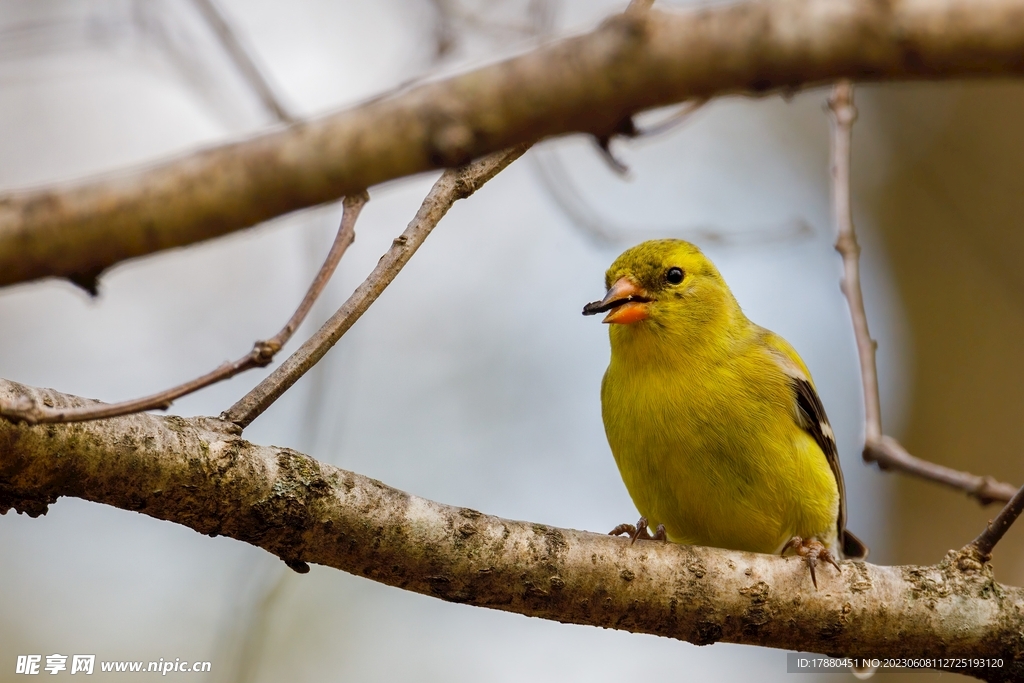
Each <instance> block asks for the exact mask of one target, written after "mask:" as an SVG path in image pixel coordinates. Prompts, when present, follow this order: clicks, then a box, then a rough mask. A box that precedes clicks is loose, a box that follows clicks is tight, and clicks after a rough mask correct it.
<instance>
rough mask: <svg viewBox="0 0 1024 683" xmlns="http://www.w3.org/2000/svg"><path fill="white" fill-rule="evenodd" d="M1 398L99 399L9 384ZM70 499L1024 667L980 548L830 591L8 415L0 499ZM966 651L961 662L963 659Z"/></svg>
mask: <svg viewBox="0 0 1024 683" xmlns="http://www.w3.org/2000/svg"><path fill="white" fill-rule="evenodd" d="M0 395H2V396H3V397H4V398H8V399H11V398H14V397H16V396H26V395H27V396H31V397H33V398H35V399H36V400H39V401H42V402H44V403H47V404H52V405H53V406H56V407H60V406H73V405H81V404H83V403H87V402H88V401H86V400H85V399H80V398H75V397H71V396H67V395H63V394H60V393H58V392H55V391H53V390H41V389H33V388H29V387H25V386H22V385H19V384H15V383H13V382H7V381H0ZM60 496H75V497H79V498H83V499H85V500H91V501H94V502H98V503H105V504H107V505H112V506H114V507H118V508H122V509H125V510H134V511H137V512H141V513H144V514H147V515H149V516H151V517H155V518H157V519H165V520H169V521H172V522H176V523H178V524H183V525H185V526H188V527H191V528H192V529H195V530H196V531H199V532H200V533H204V534H209V535H211V536H217V535H223V536H230V537H232V538H235V539H238V540H241V541H245V542H247V543H251V544H253V545H256V546H259V547H261V548H264V549H266V550H268V551H269V552H271V553H274V554H275V555H278V556H279V557H281V558H282V559H284V560H285V562H287V563H288V565H289V566H291V567H292V568H293V569H296V570H297V571H300V572H301V571H306V570H308V565H307V564H306V563H307V562H313V563H316V564H322V565H326V566H330V567H335V568H337V569H341V570H343V571H347V572H350V573H353V574H358V575H360V576H365V577H367V578H370V579H373V580H375V581H379V582H381V583H385V584H388V585H392V586H396V587H399V588H403V589H405V590H411V591H415V592H418V593H422V594H425V595H431V596H434V597H438V598H441V599H442V600H448V601H451V602H459V603H465V604H470V605H477V606H481V607H490V608H493V609H500V610H504V611H509V612H517V613H519V614H525V615H529V616H535V617H541V618H545V619H553V620H556V621H560V622H570V623H576V624H589V625H592V626H602V627H606V628H616V629H623V630H627V631H633V632H637V633H651V634H655V635H660V636H666V637H670V638H677V639H679V640H685V641H688V642H691V643H695V644H697V645H707V644H710V643H714V642H718V641H723V642H733V643H747V644H751V645H762V646H768V647H776V648H782V649H787V650H805V651H811V652H820V653H825V654H832V655H840V656H865V657H912V658H922V657H933V658H934V657H943V658H954V659H955V658H968V659H977V658H1001V659H1002V660H1003V662H1004V666H1003V667H1002V668H978V667H976V666H974V667H972V666H971V665H968V664H966V663H954V664H953V665H950V666H943V667H939V668H945V669H949V670H956V671H961V672H964V673H968V674H972V675H975V676H978V677H980V678H984V679H986V680H993V681H997V680H998V681H1003V680H1007V681H1008V680H1020V677H1021V675H1024V640H1022V638H1021V635H1020V634H1021V633H1022V632H1024V590H1022V589H1020V588H1014V587H1008V586H1003V585H1001V584H999V583H997V582H995V580H994V579H993V577H992V570H991V566H990V565H987V564H985V565H983V564H982V563H980V562H978V561H977V559H976V558H975V557H973V556H971V555H970V553H968V552H953V551H951V552H950V553H949V554H948V555H947V556H946V558H945V559H944V560H943V561H942V562H940V563H939V564H937V565H935V566H931V567H914V566H902V567H879V566H874V565H871V564H867V563H864V562H843V563H842V565H841V567H842V572H841V574H839V573H836V572H834V571H832V570H831V568H826V571H823V572H822V573H821V576H820V577H819V589H818V590H815V589H814V588H813V586H812V585H811V580H810V576H809V574H808V571H807V568H806V566H805V565H804V563H803V561H802V560H800V559H798V558H782V557H776V556H770V555H758V554H754V553H743V552H735V551H728V550H721V549H716V548H703V547H695V546H681V545H675V544H671V543H659V542H651V541H640V542H638V543H637V544H636V545H630V544H629V541H628V540H627V539H622V538H617V537H610V536H607V535H602V534H594V533H589V532H585V531H575V530H570V529H558V528H555V527H550V526H546V525H543V524H534V523H530V522H518V521H512V520H506V519H500V518H498V517H493V516H490V515H486V514H483V513H480V512H477V511H475V510H469V509H466V508H459V507H453V506H449V505H442V504H440V503H435V502H432V501H429V500H425V499H423V498H419V497H417V496H414V495H411V494H408V493H404V492H402V491H398V490H396V489H393V488H391V487H389V486H386V485H385V484H382V483H381V482H379V481H375V480H373V479H369V478H367V477H363V476H360V475H358V474H354V473H352V472H347V471H345V470H341V469H338V468H335V467H331V466H329V465H326V464H323V463H320V462H317V461H316V460H314V459H313V458H310V457H309V456H306V455H303V454H302V453H298V452H296V451H293V450H290V449H287V448H278V447H272V446H259V445H256V444H252V443H249V442H247V441H245V440H244V439H242V438H241V437H240V436H238V428H237V427H235V426H234V425H232V424H230V423H226V422H222V421H220V420H216V419H213V418H193V419H183V418H180V417H160V416H155V415H148V414H143V415H133V416H128V417H119V418H114V419H111V420H107V421H104V422H88V423H77V424H66V425H37V426H28V425H25V424H20V425H15V424H11V423H8V422H6V421H2V420H0V511H3V512H6V511H7V510H8V509H12V508H13V509H15V510H17V511H19V512H25V513H27V514H29V515H32V516H37V515H41V514H44V513H45V512H46V510H47V508H48V506H49V505H50V504H52V503H53V502H55V501H56V500H57V498H58V497H60ZM958 664H959V665H958Z"/></svg>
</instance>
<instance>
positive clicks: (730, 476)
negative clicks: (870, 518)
mask: <svg viewBox="0 0 1024 683" xmlns="http://www.w3.org/2000/svg"><path fill="white" fill-rule="evenodd" d="M616 327H618V326H616ZM623 327H626V326H623ZM751 327H753V326H752V325H751ZM629 328H630V329H621V328H619V330H613V332H617V333H618V334H619V336H620V338H619V339H616V334H613V338H612V360H611V364H610V365H609V367H608V371H607V372H606V374H605V377H604V381H603V383H602V390H601V399H602V412H603V417H604V424H605V431H606V433H607V436H608V442H609V444H610V445H611V449H612V453H613V454H614V456H615V461H616V463H617V464H618V467H619V472H620V473H621V474H622V478H623V481H624V482H625V484H626V488H627V489H628V490H629V493H630V495H631V496H632V498H633V502H634V503H635V504H636V506H637V509H638V510H639V511H640V513H641V514H642V515H643V516H645V517H647V519H648V521H649V523H650V525H651V527H652V528H654V527H655V526H656V525H658V524H664V525H665V529H666V531H667V533H668V536H669V539H670V540H672V541H675V542H678V543H689V544H699V545H711V546H718V547H723V548H733V549H737V550H749V551H755V552H777V551H779V549H780V548H781V546H782V545H783V544H784V543H785V542H786V541H787V540H789V539H790V538H791V537H792V536H795V535H797V536H803V537H817V538H819V539H821V540H822V541H824V542H825V543H826V544H827V545H830V546H831V545H834V544H835V542H836V519H837V514H838V509H839V490H838V486H837V484H836V480H835V476H834V475H833V474H832V472H831V470H830V467H829V464H828V461H827V459H826V458H825V455H824V454H823V453H822V451H821V449H820V447H819V446H818V445H817V444H816V443H815V441H814V439H813V438H812V437H811V436H810V434H808V433H807V432H805V431H804V430H803V429H801V428H800V427H799V425H798V424H797V422H796V418H795V413H794V399H793V395H792V389H791V387H790V386H789V385H788V384H787V378H786V376H785V375H784V373H783V372H782V371H781V369H780V368H779V366H778V364H777V362H776V360H775V359H774V358H773V357H772V355H771V353H769V352H768V351H767V350H766V349H764V348H763V347H762V346H759V345H758V344H757V343H755V341H753V340H752V339H745V338H742V337H741V338H739V339H736V338H733V339H730V340H728V341H729V343H728V344H727V345H722V344H719V345H716V346H715V347H713V348H710V347H708V348H704V347H699V346H698V347H693V348H673V347H671V346H667V345H666V340H665V339H664V338H663V337H662V336H660V335H659V334H658V330H657V329H656V328H653V327H651V326H649V327H648V329H640V328H641V326H640V325H633V326H629Z"/></svg>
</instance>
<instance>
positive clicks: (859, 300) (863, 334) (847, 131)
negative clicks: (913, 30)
mask: <svg viewBox="0 0 1024 683" xmlns="http://www.w3.org/2000/svg"><path fill="white" fill-rule="evenodd" d="M828 107H829V109H831V110H832V121H833V128H832V210H833V220H834V221H835V225H836V233H837V234H836V251H838V252H839V253H840V254H841V255H842V257H843V279H842V284H841V287H842V290H843V294H845V295H846V302H847V304H849V307H850V318H851V319H852V320H853V334H854V337H855V338H856V340H857V355H858V356H859V357H860V375H861V382H862V384H863V389H864V438H865V441H867V442H869V443H872V442H875V441H877V440H878V439H879V438H880V437H881V436H882V410H881V407H880V405H881V402H880V401H879V398H878V370H877V369H876V366H875V350H876V349H877V348H878V343H877V342H876V341H875V340H874V339H872V338H871V333H870V332H869V331H868V316H867V312H866V311H865V310H864V295H863V294H862V292H861V288H860V245H859V244H858V243H857V233H856V232H855V231H854V227H853V208H852V206H851V203H850V140H851V138H852V136H853V122H854V121H855V120H856V119H857V108H856V107H855V106H854V105H853V84H851V83H850V82H849V81H840V82H839V83H837V84H836V85H835V87H834V88H833V89H832V97H830V98H829V101H828Z"/></svg>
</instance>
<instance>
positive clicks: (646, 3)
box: [626, 0, 654, 12]
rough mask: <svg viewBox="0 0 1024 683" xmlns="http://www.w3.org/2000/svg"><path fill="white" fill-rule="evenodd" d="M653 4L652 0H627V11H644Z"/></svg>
mask: <svg viewBox="0 0 1024 683" xmlns="http://www.w3.org/2000/svg"><path fill="white" fill-rule="evenodd" d="M653 5H654V0H629V5H627V6H626V11H627V12H646V11H647V10H649V9H651V7H652V6H653Z"/></svg>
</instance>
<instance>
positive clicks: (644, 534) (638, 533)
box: [608, 517, 668, 545]
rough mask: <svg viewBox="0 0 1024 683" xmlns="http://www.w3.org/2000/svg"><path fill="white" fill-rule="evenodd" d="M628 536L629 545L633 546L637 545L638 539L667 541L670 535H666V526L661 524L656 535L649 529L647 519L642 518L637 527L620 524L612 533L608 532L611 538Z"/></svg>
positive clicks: (655, 532) (656, 530)
mask: <svg viewBox="0 0 1024 683" xmlns="http://www.w3.org/2000/svg"><path fill="white" fill-rule="evenodd" d="M623 534H626V535H627V536H629V538H630V541H629V544H630V545H633V544H634V543H636V539H638V538H640V539H643V540H645V541H667V540H668V534H666V533H665V525H664V524H659V525H658V528H657V529H655V530H654V535H653V536H652V535H651V532H650V531H648V529H647V518H646V517H641V518H640V519H639V520H638V521H637V523H636V525H635V526H634V525H632V524H620V525H618V526H617V527H615V528H614V529H612V530H611V531H609V532H608V535H609V536H621V535H623Z"/></svg>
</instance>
